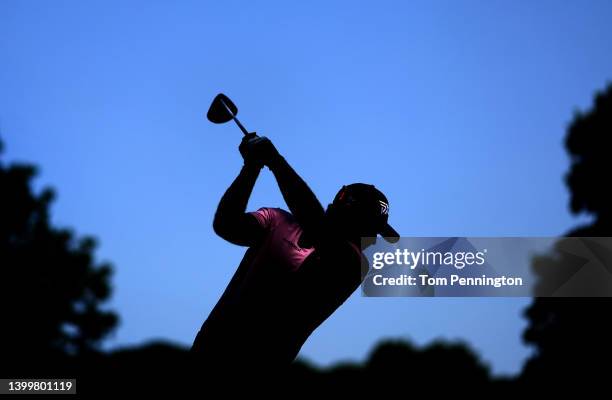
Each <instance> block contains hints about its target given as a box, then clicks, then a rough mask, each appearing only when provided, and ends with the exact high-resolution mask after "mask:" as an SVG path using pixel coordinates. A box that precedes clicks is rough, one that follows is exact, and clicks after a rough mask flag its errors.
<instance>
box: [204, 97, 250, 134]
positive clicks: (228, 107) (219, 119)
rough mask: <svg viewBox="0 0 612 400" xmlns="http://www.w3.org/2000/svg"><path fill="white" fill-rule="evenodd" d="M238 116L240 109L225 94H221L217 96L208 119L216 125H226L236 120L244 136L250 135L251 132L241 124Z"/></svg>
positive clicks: (209, 110)
mask: <svg viewBox="0 0 612 400" xmlns="http://www.w3.org/2000/svg"><path fill="white" fill-rule="evenodd" d="M237 114H238V107H236V105H235V104H234V103H233V102H232V101H231V100H230V99H229V97H227V96H226V95H224V94H223V93H219V94H218V95H216V96H215V98H214V99H213V101H212V103H211V104H210V108H209V109H208V113H207V114H206V117H207V118H208V120H209V121H210V122H213V123H215V124H224V123H226V122H228V121H230V120H234V122H235V123H236V125H238V127H239V128H240V130H241V131H242V133H243V134H244V135H248V134H249V131H247V130H246V128H245V127H244V126H242V124H241V123H240V121H239V120H238V118H236V115H237Z"/></svg>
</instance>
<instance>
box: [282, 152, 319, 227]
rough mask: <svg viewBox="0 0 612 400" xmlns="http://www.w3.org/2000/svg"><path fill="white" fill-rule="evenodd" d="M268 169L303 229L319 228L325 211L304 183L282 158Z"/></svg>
mask: <svg viewBox="0 0 612 400" xmlns="http://www.w3.org/2000/svg"><path fill="white" fill-rule="evenodd" d="M270 169H271V170H272V173H273V174H274V177H275V178H276V182H277V183H278V187H279V188H280V190H281V193H282V194H283V198H284V199H285V202H286V203H287V206H288V207H289V210H290V211H291V213H292V214H293V215H294V216H295V217H296V219H297V220H298V222H299V223H300V224H301V225H302V226H303V227H304V229H309V228H316V227H318V226H320V223H321V222H322V220H323V216H324V215H325V210H324V209H323V206H321V203H320V202H319V200H318V199H317V197H316V196H315V194H314V193H313V192H312V190H310V188H309V187H308V185H307V184H306V182H304V180H303V179H302V178H301V177H300V176H299V175H298V174H297V173H296V172H295V171H294V170H293V168H291V166H290V165H289V163H287V161H286V160H285V159H284V158H282V157H280V158H279V159H278V160H277V161H276V162H275V164H274V166H273V167H272V168H270Z"/></svg>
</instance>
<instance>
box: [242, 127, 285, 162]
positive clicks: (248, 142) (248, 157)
mask: <svg viewBox="0 0 612 400" xmlns="http://www.w3.org/2000/svg"><path fill="white" fill-rule="evenodd" d="M238 150H240V154H242V158H243V159H244V164H245V165H250V166H256V167H259V168H261V167H262V166H264V165H266V166H267V167H268V168H273V167H274V165H276V163H277V162H278V160H279V159H280V158H281V156H280V154H279V153H278V150H276V147H274V145H273V144H272V142H271V141H270V139H268V138H267V137H265V136H257V134H256V133H254V132H253V133H250V134H248V135H246V136H245V137H244V138H243V139H242V142H241V143H240V146H238Z"/></svg>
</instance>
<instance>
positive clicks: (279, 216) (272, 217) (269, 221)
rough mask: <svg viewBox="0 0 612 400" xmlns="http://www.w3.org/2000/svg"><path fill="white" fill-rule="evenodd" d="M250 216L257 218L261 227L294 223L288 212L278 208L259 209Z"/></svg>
mask: <svg viewBox="0 0 612 400" xmlns="http://www.w3.org/2000/svg"><path fill="white" fill-rule="evenodd" d="M251 214H252V215H253V216H254V217H255V218H257V220H258V221H259V223H260V224H261V225H264V226H266V227H275V226H278V225H279V224H288V223H289V224H290V223H295V218H293V215H291V213H290V212H288V211H285V210H283V209H282V208H278V207H261V208H259V209H257V210H256V211H253V212H251Z"/></svg>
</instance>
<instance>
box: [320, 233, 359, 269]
mask: <svg viewBox="0 0 612 400" xmlns="http://www.w3.org/2000/svg"><path fill="white" fill-rule="evenodd" d="M324 237H325V236H324ZM325 239H326V240H323V241H321V242H320V244H319V248H320V250H321V251H322V253H323V254H326V255H327V256H328V257H333V258H335V259H337V260H342V261H345V262H356V263H361V259H362V257H363V254H362V253H361V249H360V248H359V246H357V245H355V244H354V243H353V242H351V241H349V240H346V239H340V238H334V237H331V238H330V237H326V238H325Z"/></svg>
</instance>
